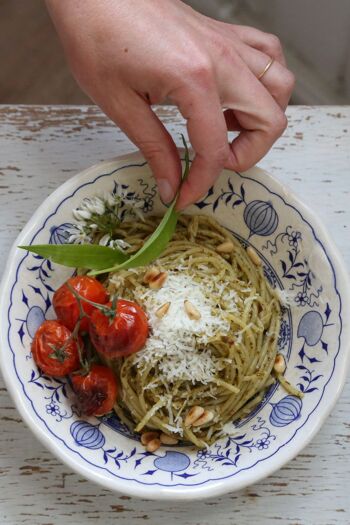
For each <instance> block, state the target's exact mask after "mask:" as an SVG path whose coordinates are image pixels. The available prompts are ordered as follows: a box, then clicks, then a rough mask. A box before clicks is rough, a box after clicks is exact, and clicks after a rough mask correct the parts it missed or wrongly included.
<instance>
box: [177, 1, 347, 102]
mask: <svg viewBox="0 0 350 525" xmlns="http://www.w3.org/2000/svg"><path fill="white" fill-rule="evenodd" d="M187 3H188V4H190V5H192V6H193V7H194V8H196V9H198V10H199V11H202V12H203V13H206V14H208V15H210V16H214V17H216V18H220V19H223V20H227V21H232V22H236V23H240V22H243V23H246V24H248V25H253V26H255V27H259V28H261V29H263V30H264V31H268V32H272V33H275V34H277V35H278V36H279V37H280V39H281V40H282V42H283V44H284V46H285V49H286V54H287V58H288V63H289V66H290V67H291V69H292V70H293V71H294V72H295V73H296V76H297V80H298V82H297V86H296V90H295V94H294V97H293V98H294V102H296V103H305V104H327V103H329V104H335V103H339V104H343V103H350V0H187Z"/></svg>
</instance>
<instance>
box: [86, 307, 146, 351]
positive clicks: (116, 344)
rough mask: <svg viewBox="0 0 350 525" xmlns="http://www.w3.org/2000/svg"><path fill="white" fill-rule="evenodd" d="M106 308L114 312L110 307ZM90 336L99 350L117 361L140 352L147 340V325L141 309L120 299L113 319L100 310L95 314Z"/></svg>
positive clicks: (93, 313)
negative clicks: (118, 358)
mask: <svg viewBox="0 0 350 525" xmlns="http://www.w3.org/2000/svg"><path fill="white" fill-rule="evenodd" d="M105 306H108V307H109V308H111V303H108V304H106V305H105ZM113 314H114V317H113ZM89 333H90V338H91V341H92V343H93V345H94V346H95V348H96V350H97V351H98V352H99V353H100V354H101V355H103V356H104V357H105V358H108V359H115V358H117V357H123V356H127V355H130V354H133V353H134V352H138V351H139V350H141V348H142V347H143V346H144V344H145V342H146V339H147V336H148V321H147V317H146V314H145V312H144V311H143V310H142V308H141V307H140V306H139V305H137V304H136V303H133V302H131V301H126V300H125V299H119V300H118V301H117V306H116V309H115V311H114V312H113V310H112V309H111V316H109V315H106V314H105V313H104V312H102V311H100V310H95V311H94V312H92V314H91V318H90V330H89Z"/></svg>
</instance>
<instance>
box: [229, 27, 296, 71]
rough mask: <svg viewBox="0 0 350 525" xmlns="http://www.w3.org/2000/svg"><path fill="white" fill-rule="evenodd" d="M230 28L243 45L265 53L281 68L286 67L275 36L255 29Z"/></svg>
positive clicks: (279, 44) (280, 46) (278, 41)
mask: <svg viewBox="0 0 350 525" xmlns="http://www.w3.org/2000/svg"><path fill="white" fill-rule="evenodd" d="M232 27H233V30H234V32H235V33H236V34H237V35H238V36H239V38H240V39H241V40H242V41H243V42H244V43H245V44H247V45H248V46H251V47H253V48H255V49H258V50H259V51H262V52H263V53H265V55H268V56H269V57H271V58H274V59H275V60H276V62H279V63H280V64H281V65H282V66H284V67H286V65H287V63H286V59H285V56H284V53H283V49H282V45H281V42H280V40H279V38H278V37H277V36H276V35H272V34H270V33H264V32H263V31H259V29H255V28H254V27H248V26H237V25H234V26H232Z"/></svg>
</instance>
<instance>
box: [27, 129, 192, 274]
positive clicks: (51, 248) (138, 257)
mask: <svg viewBox="0 0 350 525" xmlns="http://www.w3.org/2000/svg"><path fill="white" fill-rule="evenodd" d="M182 141H183V144H184V147H185V169H184V173H183V176H182V181H184V180H185V179H186V178H187V176H188V173H189V169H190V160H189V152H188V148H187V144H186V141H185V138H184V136H183V135H182ZM176 202H177V196H176V197H175V199H174V201H173V203H172V204H171V206H170V207H169V208H168V209H167V211H166V213H165V215H164V217H163V219H162V220H161V222H160V223H159V225H158V226H157V228H156V230H155V231H154V232H153V234H152V235H151V236H150V237H149V238H148V239H147V241H146V242H145V243H144V245H143V246H142V247H141V248H140V249H139V250H138V251H137V252H136V253H135V254H133V255H131V256H128V255H126V254H125V253H123V252H122V251H121V250H118V249H117V248H109V247H107V246H100V245H97V244H61V245H55V244H37V245H35V244H34V245H32V246H19V248H22V249H24V250H28V251H29V252H33V253H36V254H37V255H40V256H41V257H44V258H45V259H50V260H51V261H53V262H55V263H57V264H62V265H64V266H69V267H72V268H86V269H89V270H92V271H91V272H89V274H90V275H98V274H100V273H107V272H112V271H118V270H121V269H123V268H136V267H139V266H146V265H148V264H150V263H151V262H152V261H154V260H155V259H157V258H158V257H159V256H160V255H161V254H162V252H163V251H164V250H165V248H166V246H167V244H168V242H169V241H170V239H171V238H172V236H173V234H174V232H175V229H176V224H177V220H178V217H179V212H177V211H176V209H175V206H176Z"/></svg>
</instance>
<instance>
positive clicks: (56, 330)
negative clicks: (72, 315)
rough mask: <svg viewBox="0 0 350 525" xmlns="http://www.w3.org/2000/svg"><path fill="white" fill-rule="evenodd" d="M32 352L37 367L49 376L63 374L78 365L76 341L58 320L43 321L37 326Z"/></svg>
mask: <svg viewBox="0 0 350 525" xmlns="http://www.w3.org/2000/svg"><path fill="white" fill-rule="evenodd" d="M32 354H33V358H34V361H35V362H36V364H37V365H38V367H39V368H41V370H42V371H43V372H44V373H45V374H48V375H50V376H56V377H61V376H65V375H67V374H70V373H71V372H74V371H75V370H78V368H79V367H80V360H79V351H78V345H77V342H76V341H75V340H74V339H72V332H71V331H70V330H68V328H67V327H66V326H64V325H63V324H62V323H61V322H60V321H44V322H43V323H42V324H41V325H40V326H39V328H38V330H37V331H36V334H35V336H34V339H33V342H32Z"/></svg>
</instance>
